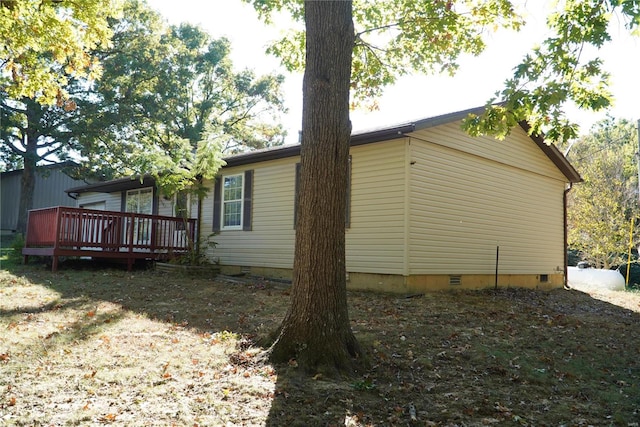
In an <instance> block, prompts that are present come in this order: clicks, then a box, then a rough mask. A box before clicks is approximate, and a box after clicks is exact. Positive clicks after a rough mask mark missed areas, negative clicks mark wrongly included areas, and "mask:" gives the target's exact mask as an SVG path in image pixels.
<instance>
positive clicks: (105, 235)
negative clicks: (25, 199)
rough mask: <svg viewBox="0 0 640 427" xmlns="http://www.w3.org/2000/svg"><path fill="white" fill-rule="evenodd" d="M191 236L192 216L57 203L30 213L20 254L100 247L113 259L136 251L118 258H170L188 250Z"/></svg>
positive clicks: (65, 253)
mask: <svg viewBox="0 0 640 427" xmlns="http://www.w3.org/2000/svg"><path fill="white" fill-rule="evenodd" d="M195 237H196V220H195V219H184V218H180V217H167V216H159V215H145V214H136V213H129V212H114V211H99V210H92V209H79V208H70V207H63V206H58V207H53V208H45V209H35V210H31V211H29V219H28V223H27V236H26V241H25V249H26V250H25V251H23V253H24V254H25V255H28V254H45V253H47V254H49V252H51V254H52V255H54V257H55V256H56V254H60V255H69V254H70V252H69V251H77V252H78V254H79V255H82V254H81V253H80V252H90V251H94V252H96V251H102V252H103V253H104V254H103V255H102V256H107V255H106V254H107V253H110V254H109V255H108V256H109V257H112V258H118V256H117V254H136V255H135V256H133V255H123V256H122V258H129V257H130V256H133V258H145V257H148V258H160V257H162V258H170V257H171V256H174V255H179V254H181V253H185V252H187V251H188V250H189V249H191V248H190V246H191V245H193V243H194V242H195ZM38 248H43V249H44V248H51V249H52V250H51V251H44V250H42V251H38V250H37V249H38ZM63 252H64V253H63ZM145 254H148V256H145ZM95 256H100V255H95ZM54 263H56V264H57V262H56V260H54Z"/></svg>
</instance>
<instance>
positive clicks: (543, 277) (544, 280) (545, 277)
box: [540, 274, 549, 283]
mask: <svg viewBox="0 0 640 427" xmlns="http://www.w3.org/2000/svg"><path fill="white" fill-rule="evenodd" d="M548 281H549V275H548V274H541V275H540V283H547V282H548Z"/></svg>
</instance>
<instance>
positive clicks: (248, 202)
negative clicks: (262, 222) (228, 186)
mask: <svg viewBox="0 0 640 427" xmlns="http://www.w3.org/2000/svg"><path fill="white" fill-rule="evenodd" d="M253 172H254V171H253V169H248V170H245V171H244V172H240V173H236V174H228V175H217V176H216V177H215V180H214V184H213V232H214V233H217V232H220V231H238V230H240V231H251V230H252V227H253V225H252V222H253V221H252V219H253V200H252V199H253ZM234 175H242V177H243V182H242V191H243V192H242V215H241V219H242V223H241V225H240V226H233V227H223V226H222V222H223V212H224V210H223V208H224V205H223V203H222V196H223V194H222V193H223V191H224V189H223V183H224V178H225V177H229V176H234Z"/></svg>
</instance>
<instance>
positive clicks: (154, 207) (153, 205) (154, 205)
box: [151, 185, 160, 215]
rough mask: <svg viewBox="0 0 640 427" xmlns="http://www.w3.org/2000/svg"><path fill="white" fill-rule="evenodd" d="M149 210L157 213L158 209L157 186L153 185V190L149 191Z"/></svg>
mask: <svg viewBox="0 0 640 427" xmlns="http://www.w3.org/2000/svg"><path fill="white" fill-rule="evenodd" d="M151 194H152V196H151V212H152V213H153V214H154V215H158V212H159V209H160V200H159V199H158V187H156V186H155V185H154V186H153V192H152V193H151Z"/></svg>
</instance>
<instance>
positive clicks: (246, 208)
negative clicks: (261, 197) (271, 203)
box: [242, 170, 253, 231]
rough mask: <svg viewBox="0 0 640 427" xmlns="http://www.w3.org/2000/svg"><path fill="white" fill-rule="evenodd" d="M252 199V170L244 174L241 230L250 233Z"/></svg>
mask: <svg viewBox="0 0 640 427" xmlns="http://www.w3.org/2000/svg"><path fill="white" fill-rule="evenodd" d="M252 198H253V170H248V171H245V172H244V203H243V207H242V209H243V211H242V229H243V230H244V231H251V212H252V211H251V207H252V206H251V199H252Z"/></svg>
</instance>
